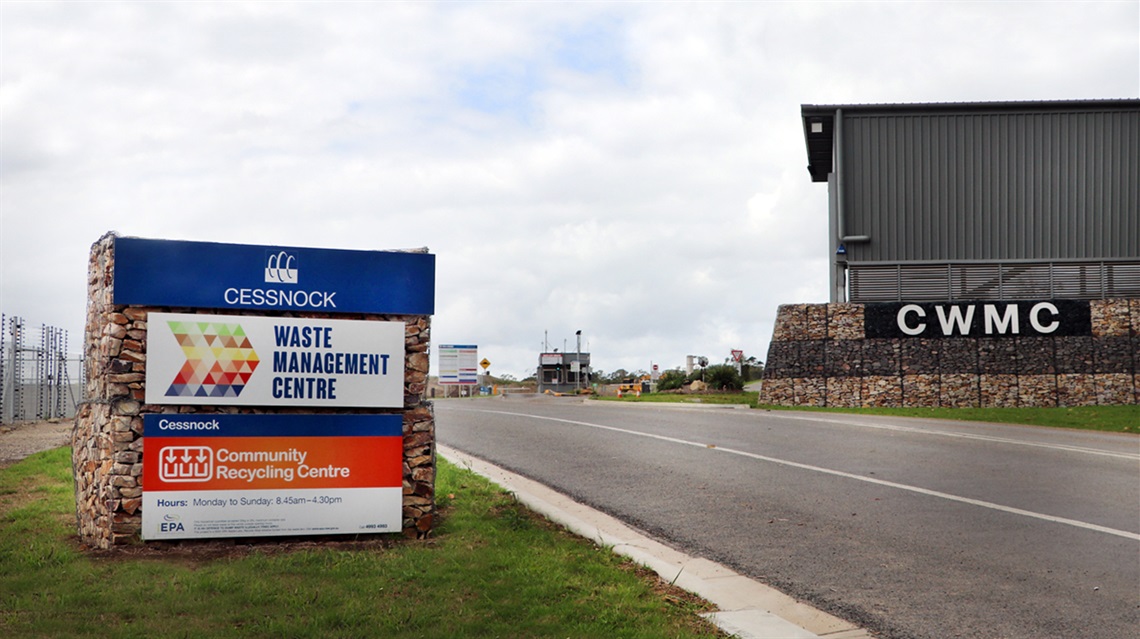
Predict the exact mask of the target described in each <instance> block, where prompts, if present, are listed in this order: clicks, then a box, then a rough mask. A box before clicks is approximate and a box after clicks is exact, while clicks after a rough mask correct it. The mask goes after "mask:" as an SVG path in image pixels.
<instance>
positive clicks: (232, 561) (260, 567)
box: [0, 448, 724, 638]
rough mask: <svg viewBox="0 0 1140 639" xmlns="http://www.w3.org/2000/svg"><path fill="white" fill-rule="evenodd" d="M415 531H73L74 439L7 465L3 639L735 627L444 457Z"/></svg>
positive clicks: (694, 632) (636, 632) (689, 632)
mask: <svg viewBox="0 0 1140 639" xmlns="http://www.w3.org/2000/svg"><path fill="white" fill-rule="evenodd" d="M436 490H437V501H438V503H439V505H440V508H441V513H442V515H443V516H442V524H441V525H440V526H439V527H438V528H437V531H436V537H435V538H434V539H432V540H429V541H426V542H425V541H410V540H404V539H403V538H388V537H385V538H370V539H368V540H359V541H344V540H337V541H331V542H326V543H319V542H317V541H313V540H308V541H298V540H296V539H294V540H286V541H281V540H264V539H262V540H249V543H244V542H238V543H235V542H233V541H213V542H192V543H183V544H179V545H175V544H169V543H166V544H149V545H144V544H141V543H140V544H138V545H137V546H133V547H128V548H125V549H117V550H114V551H108V552H94V551H89V550H85V549H83V548H82V547H81V546H80V545H79V544H78V542H77V541H76V539H75V535H74V509H75V506H74V497H73V489H72V484H71V473H70V452H69V450H68V449H67V448H60V449H56V450H52V451H47V452H44V453H39V454H37V455H33V456H31V457H29V458H28V459H26V460H24V461H22V462H20V463H18V464H15V465H12V466H10V467H7V468H3V469H0V636H3V637H13V638H15V637H106V636H114V637H120V638H126V637H154V636H161V637H297V638H304V637H321V638H324V637H385V638H389V637H395V638H402V637H408V638H411V637H583V638H585V637H645V638H657V637H723V636H724V635H723V633H721V632H720V631H719V630H717V629H716V628H715V627H713V626H711V625H710V624H708V623H706V622H705V621H704V620H703V619H701V618H700V617H698V616H697V613H698V612H702V611H704V610H706V609H707V604H706V603H705V602H702V601H700V600H698V599H696V598H694V597H692V596H690V595H688V594H687V593H685V592H683V591H680V590H679V589H675V588H672V587H670V586H669V585H668V584H665V583H664V582H662V581H661V580H659V579H657V577H656V575H654V574H653V573H651V572H649V571H648V570H645V569H643V568H640V567H638V566H636V565H634V564H632V563H631V562H629V561H628V560H624V559H622V558H620V557H617V556H616V555H614V554H612V553H610V552H608V551H607V550H605V549H602V548H598V547H597V546H595V545H593V544H592V543H590V542H589V541H586V540H584V539H581V538H579V537H576V536H574V535H572V534H570V533H568V532H566V531H565V530H563V529H561V528H558V527H556V526H555V525H553V524H551V523H550V522H548V521H547V520H545V519H542V518H540V517H538V516H537V515H535V514H534V513H532V512H530V511H528V510H527V509H526V508H525V507H523V506H522V505H521V504H519V503H518V502H517V501H516V500H515V499H514V498H513V497H512V496H511V495H510V494H508V493H506V492H504V491H503V490H502V489H501V488H499V487H497V486H495V485H493V484H491V483H490V482H488V481H486V480H484V479H483V478H481V477H479V476H477V475H475V474H473V473H471V472H469V471H466V470H463V469H460V468H457V467H456V466H454V465H452V464H448V463H447V462H445V461H443V460H440V468H439V474H438V477H437V484H436Z"/></svg>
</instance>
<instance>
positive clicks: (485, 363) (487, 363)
mask: <svg viewBox="0 0 1140 639" xmlns="http://www.w3.org/2000/svg"><path fill="white" fill-rule="evenodd" d="M479 365H480V366H482V367H483V370H487V369H488V368H490V367H491V360H489V359H487V358H486V357H484V358H483V361H481V362H479Z"/></svg>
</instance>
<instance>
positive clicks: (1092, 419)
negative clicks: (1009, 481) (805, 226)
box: [599, 391, 1140, 434]
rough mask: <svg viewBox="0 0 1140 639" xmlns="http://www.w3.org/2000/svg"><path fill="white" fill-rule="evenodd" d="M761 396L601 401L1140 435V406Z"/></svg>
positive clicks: (648, 395)
mask: <svg viewBox="0 0 1140 639" xmlns="http://www.w3.org/2000/svg"><path fill="white" fill-rule="evenodd" d="M758 395H759V393H755V392H751V391H745V392H742V393H710V394H701V395H680V394H672V393H646V394H643V395H642V396H641V397H628V398H627V397H623V398H621V399H618V398H616V397H606V398H599V399H605V400H608V401H619V402H669V403H703V404H748V405H749V406H751V407H752V408H762V409H765V410H798V411H817V412H832V413H856V414H863V415H890V416H895V417H921V418H925V419H956V420H963V421H976V422H996V423H1001V424H1025V425H1030V426H1051V427H1054V428H1078V429H1082V430H1099V431H1107V432H1114V433H1134V434H1140V406H1138V405H1131V406H1070V407H1057V408H820V407H814V406H770V405H762V404H758V403H757V402H758Z"/></svg>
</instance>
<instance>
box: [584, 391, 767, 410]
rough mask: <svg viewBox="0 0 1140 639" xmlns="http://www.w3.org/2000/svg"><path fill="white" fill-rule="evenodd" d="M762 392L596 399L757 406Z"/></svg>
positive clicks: (630, 396)
mask: <svg viewBox="0 0 1140 639" xmlns="http://www.w3.org/2000/svg"><path fill="white" fill-rule="evenodd" d="M759 396H760V393H757V392H755V391H742V392H739V393H708V394H704V393H701V394H693V395H688V394H683V393H642V394H641V397H637V396H635V395H629V394H627V395H625V396H623V397H621V398H617V397H613V396H611V395H595V396H593V397H594V398H596V399H599V400H601V401H606V402H628V403H638V402H645V403H658V404H748V405H749V406H751V407H753V408H756V406H757V404H756V402H757V401H758V398H759Z"/></svg>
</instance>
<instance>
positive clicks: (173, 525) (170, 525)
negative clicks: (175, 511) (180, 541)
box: [158, 515, 186, 532]
mask: <svg viewBox="0 0 1140 639" xmlns="http://www.w3.org/2000/svg"><path fill="white" fill-rule="evenodd" d="M162 519H163V521H160V522H159V523H158V531H159V532H186V527H185V526H183V525H182V522H181V521H179V520H178V519H179V518H178V515H166V516H165V517H163V518H162Z"/></svg>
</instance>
